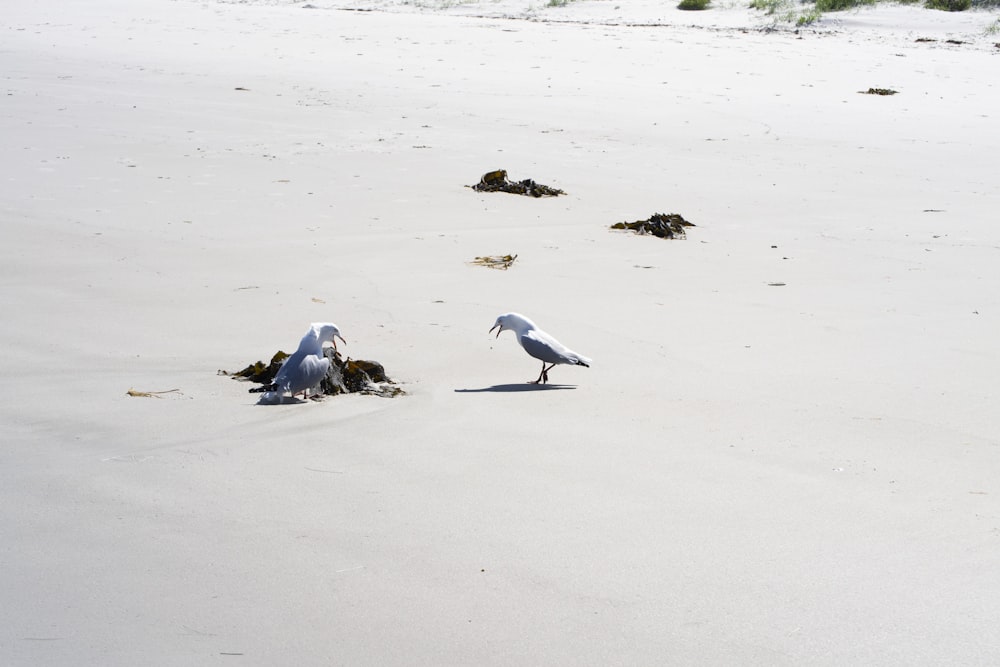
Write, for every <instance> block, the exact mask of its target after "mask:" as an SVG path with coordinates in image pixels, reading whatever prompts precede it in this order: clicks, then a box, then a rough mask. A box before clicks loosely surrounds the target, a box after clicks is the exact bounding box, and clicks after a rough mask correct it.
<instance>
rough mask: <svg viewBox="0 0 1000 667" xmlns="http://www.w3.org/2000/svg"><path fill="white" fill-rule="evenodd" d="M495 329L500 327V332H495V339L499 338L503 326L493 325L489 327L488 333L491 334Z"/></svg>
mask: <svg viewBox="0 0 1000 667" xmlns="http://www.w3.org/2000/svg"><path fill="white" fill-rule="evenodd" d="M497 327H500V330H499V331H497V338H499V337H500V331H503V325H502V324H494V325H493V326H492V327H490V333H493V330H494V329H496V328H497Z"/></svg>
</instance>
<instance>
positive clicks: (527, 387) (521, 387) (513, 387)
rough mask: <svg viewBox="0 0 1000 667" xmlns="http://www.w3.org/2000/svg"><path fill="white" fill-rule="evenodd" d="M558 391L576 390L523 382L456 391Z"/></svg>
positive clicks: (570, 386)
mask: <svg viewBox="0 0 1000 667" xmlns="http://www.w3.org/2000/svg"><path fill="white" fill-rule="evenodd" d="M556 389H576V385H575V384H531V383H530V382H522V383H519V384H495V385H493V386H492V387H483V388H482V389H456V390H455V393H456V394H479V393H482V392H484V391H492V392H499V393H512V392H517V391H552V390H556Z"/></svg>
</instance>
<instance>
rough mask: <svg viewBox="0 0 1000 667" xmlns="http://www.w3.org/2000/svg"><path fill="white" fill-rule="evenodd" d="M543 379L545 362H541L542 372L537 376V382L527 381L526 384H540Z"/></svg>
mask: <svg viewBox="0 0 1000 667" xmlns="http://www.w3.org/2000/svg"><path fill="white" fill-rule="evenodd" d="M543 378H545V362H544V361H543V362H542V372H541V373H539V374H538V379H537V380H529V381H528V384H541V383H542V382H543Z"/></svg>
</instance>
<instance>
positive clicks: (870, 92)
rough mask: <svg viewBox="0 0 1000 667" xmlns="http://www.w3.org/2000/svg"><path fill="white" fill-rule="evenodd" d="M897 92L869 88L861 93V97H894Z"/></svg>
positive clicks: (889, 89) (888, 89) (890, 89)
mask: <svg viewBox="0 0 1000 667" xmlns="http://www.w3.org/2000/svg"><path fill="white" fill-rule="evenodd" d="M898 92H899V91H898V90H893V89H892V88H869V89H868V90H863V91H861V94H862V95H895V94H896V93H898Z"/></svg>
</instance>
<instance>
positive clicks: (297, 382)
mask: <svg viewBox="0 0 1000 667" xmlns="http://www.w3.org/2000/svg"><path fill="white" fill-rule="evenodd" d="M337 338H339V339H340V340H342V341H343V342H344V343H345V344H346V343H347V341H346V340H344V338H343V336H341V335H340V329H338V328H337V325H336V324H331V323H329V322H313V323H312V325H311V326H310V327H309V331H307V332H306V335H305V336H303V337H302V340H301V341H300V342H299V349H297V350H296V351H295V353H294V354H292V355H291V356H290V357H288V358H287V359H285V362H284V363H283V364H282V365H281V368H280V369H279V370H278V374H277V375H275V376H274V382H273V383H272V384H271V386H269V387H267V388H266V390H267V393H265V394H264V396H263V397H262V398H261V400H260V402H261V403H280V402H281V401H282V399H283V398H284V397H285V393H286V392H287V393H290V394H291V395H292V398H294V397H295V394H297V393H299V392H300V391H301V392H302V397H303V398H305V397H306V394H307V393H308V391H309V390H310V389H312V388H313V387H315V386H316V385H318V384H319V381H320V380H322V379H323V376H324V375H326V372H327V371H328V370H329V369H330V360H329V359H327V358H326V357H324V356H323V343H332V344H333V349H334V350H336V349H337V341H336V339H337Z"/></svg>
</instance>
